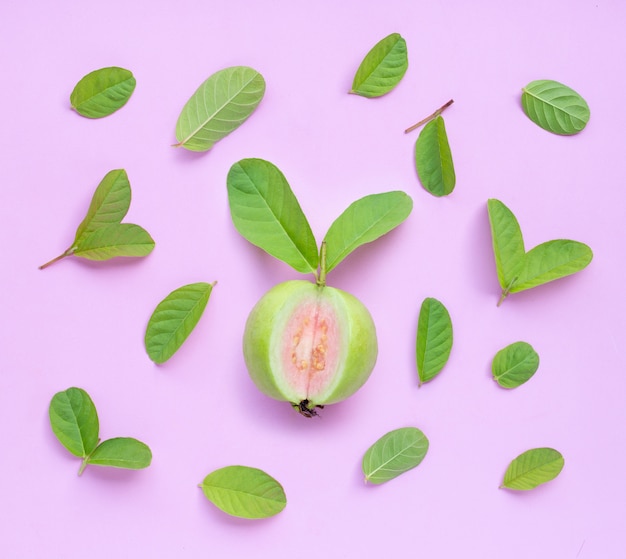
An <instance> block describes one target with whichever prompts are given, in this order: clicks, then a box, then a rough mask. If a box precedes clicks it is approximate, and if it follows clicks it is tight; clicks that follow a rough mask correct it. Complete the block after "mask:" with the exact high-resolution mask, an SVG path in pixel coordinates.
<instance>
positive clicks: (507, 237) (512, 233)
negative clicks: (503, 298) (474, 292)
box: [487, 198, 525, 289]
mask: <svg viewBox="0 0 626 559" xmlns="http://www.w3.org/2000/svg"><path fill="white" fill-rule="evenodd" d="M487 210H488V212H489V224H490V225H491V239H492V242H493V253H494V255H495V259H496V270H497V273H498V281H499V282H500V286H501V287H502V289H506V288H507V287H509V286H510V285H511V284H512V282H513V281H515V279H516V277H517V276H518V275H519V271H520V268H521V267H522V265H523V262H524V254H525V250H524V239H523V237H522V230H521V229H520V226H519V223H518V222H517V218H516V217H515V216H514V215H513V212H511V210H509V208H507V207H506V206H505V205H504V204H503V203H502V202H500V200H496V199H495V198H491V199H490V200H488V201H487Z"/></svg>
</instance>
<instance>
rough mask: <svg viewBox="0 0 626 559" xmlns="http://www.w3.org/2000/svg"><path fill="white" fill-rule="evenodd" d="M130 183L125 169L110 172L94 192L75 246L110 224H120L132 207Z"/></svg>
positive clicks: (79, 228) (78, 231)
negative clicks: (87, 236) (90, 234)
mask: <svg viewBox="0 0 626 559" xmlns="http://www.w3.org/2000/svg"><path fill="white" fill-rule="evenodd" d="M130 198H131V192H130V183H129V182H128V175H127V174H126V171H125V170H124V169H115V170H113V171H109V172H108V173H107V174H106V175H105V176H104V178H103V179H102V181H101V182H100V184H99V185H98V188H96V191H95V192H94V195H93V198H92V199H91V204H90V205H89V209H88V210H87V215H86V216H85V218H84V219H83V221H82V222H81V224H80V225H79V226H78V229H77V230H76V237H75V239H74V244H76V243H78V242H79V241H80V239H81V237H83V236H84V235H86V234H87V233H91V232H93V231H95V230H96V229H98V228H99V227H102V226H103V225H108V224H109V223H120V222H121V221H122V219H124V217H125V216H126V214H127V213H128V208H129V207H130Z"/></svg>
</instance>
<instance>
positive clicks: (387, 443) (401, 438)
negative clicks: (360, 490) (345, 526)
mask: <svg viewBox="0 0 626 559" xmlns="http://www.w3.org/2000/svg"><path fill="white" fill-rule="evenodd" d="M427 452H428V439H427V438H426V436H425V435H424V433H422V432H421V431H420V430H419V429H417V428H416V427H402V428H400V429H396V430H394V431H390V432H389V433H387V434H386V435H383V436H382V437H381V438H380V439H378V440H377V441H376V442H375V443H374V444H373V445H372V446H371V447H370V448H369V449H367V451H366V452H365V455H364V456H363V462H362V468H363V474H364V475H365V481H367V482H370V483H373V484H376V485H378V484H381V483H385V482H387V481H389V480H391V479H393V478H395V477H398V476H399V475H400V474H403V473H404V472H407V471H408V470H411V469H412V468H415V467H417V466H419V464H420V463H421V462H422V460H423V459H424V457H425V456H426V453H427Z"/></svg>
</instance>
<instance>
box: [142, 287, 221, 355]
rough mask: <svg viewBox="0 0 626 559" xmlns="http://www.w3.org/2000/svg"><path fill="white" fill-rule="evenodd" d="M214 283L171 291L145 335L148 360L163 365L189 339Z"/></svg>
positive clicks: (149, 323) (155, 314)
mask: <svg viewBox="0 0 626 559" xmlns="http://www.w3.org/2000/svg"><path fill="white" fill-rule="evenodd" d="M214 285H215V283H192V284H189V285H184V286H183V287H179V288H178V289H175V290H174V291H172V292H171V293H170V294H169V295H168V296H167V297H165V299H163V300H162V301H161V302H160V303H159V304H158V305H157V307H156V309H154V312H153V313H152V316H151V317H150V320H149V321H148V327H147V329H146V335H145V345H146V351H147V352H148V356H149V357H150V359H152V361H154V362H155V363H164V362H165V361H167V360H168V359H169V358H170V357H171V356H172V355H174V353H176V352H177V351H178V349H179V348H180V346H182V345H183V343H184V341H185V340H186V339H187V338H188V337H189V334H191V332H192V331H193V329H194V328H195V327H196V324H198V321H199V320H200V317H201V316H202V313H203V312H204V309H205V308H206V306H207V303H208V302H209V296H210V295H211V290H212V289H213V286H214Z"/></svg>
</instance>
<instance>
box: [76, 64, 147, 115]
mask: <svg viewBox="0 0 626 559" xmlns="http://www.w3.org/2000/svg"><path fill="white" fill-rule="evenodd" d="M135 85H136V81H135V78H134V76H133V74H132V72H130V71H129V70H126V69H124V68H118V67H116V66H111V67H109V68H100V69H99V70H94V71H93V72H90V73H89V74H87V75H86V76H84V77H83V78H81V79H80V80H79V82H78V83H77V84H76V86H75V87H74V90H73V91H72V93H71V94H70V103H71V105H72V108H73V109H75V110H76V112H77V113H78V114H80V115H82V116H85V117H87V118H102V117H104V116H108V115H110V114H113V113H114V112H115V111H117V110H118V109H120V108H122V107H123V106H124V105H125V104H126V103H127V102H128V100H129V99H130V96H131V95H132V93H133V91H134V90H135Z"/></svg>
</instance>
